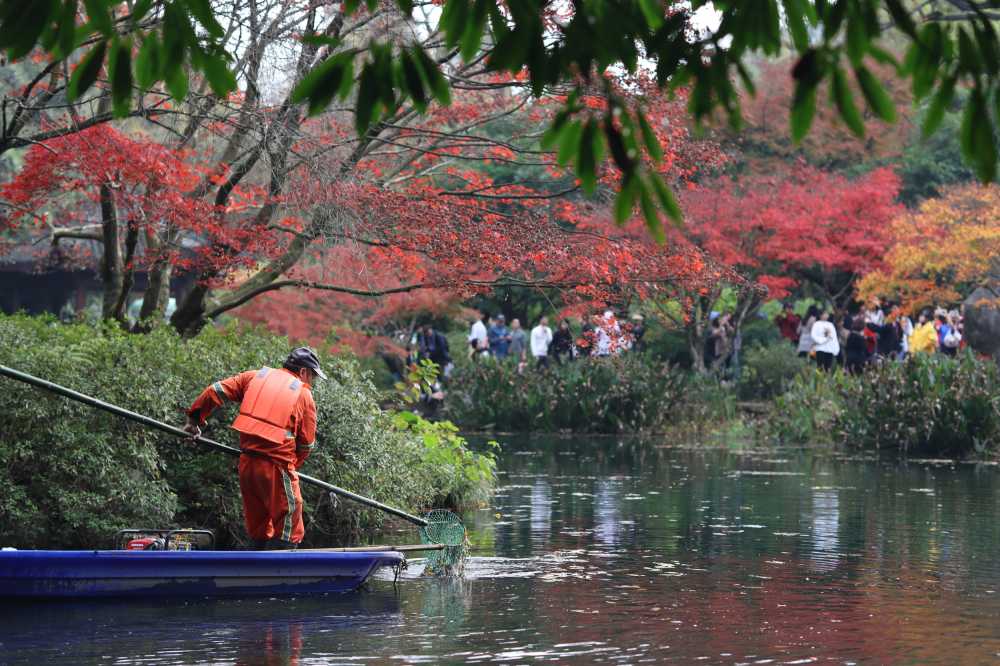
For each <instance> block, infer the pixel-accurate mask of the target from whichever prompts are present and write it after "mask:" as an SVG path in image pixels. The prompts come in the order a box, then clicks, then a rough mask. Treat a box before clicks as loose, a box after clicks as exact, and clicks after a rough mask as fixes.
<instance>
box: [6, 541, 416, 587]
mask: <svg viewBox="0 0 1000 666" xmlns="http://www.w3.org/2000/svg"><path fill="white" fill-rule="evenodd" d="M403 561H404V556H403V555H402V554H401V553H398V552H392V551H387V552H370V551H367V552H346V553H340V552H294V551H291V552H287V551H286V552H277V551H125V550H86V551H79V550H15V551H0V598H94V597H141V598H148V597H242V596H296V595H306V594H329V593H341V592H350V591H352V590H355V589H357V588H358V587H359V586H360V585H361V584H362V583H364V582H365V580H367V579H368V577H369V576H370V575H372V574H373V573H374V572H375V571H376V570H377V569H379V568H381V567H393V566H396V565H398V564H400V563H402V562H403Z"/></svg>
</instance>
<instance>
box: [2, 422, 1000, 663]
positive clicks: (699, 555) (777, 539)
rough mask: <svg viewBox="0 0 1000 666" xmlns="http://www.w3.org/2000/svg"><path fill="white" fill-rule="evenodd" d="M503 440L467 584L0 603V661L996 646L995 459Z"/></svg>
mask: <svg viewBox="0 0 1000 666" xmlns="http://www.w3.org/2000/svg"><path fill="white" fill-rule="evenodd" d="M505 444H506V455H505V456H504V457H503V459H502V465H503V468H502V476H501V481H502V488H501V489H500V491H499V492H498V494H497V498H496V501H495V503H494V505H493V506H490V507H488V508H486V509H484V510H482V511H477V512H473V513H470V514H469V515H467V516H466V518H467V522H468V524H469V526H470V528H471V531H472V534H473V542H474V544H475V552H474V557H473V558H472V559H471V560H470V561H469V563H468V565H467V567H466V576H465V578H464V579H462V580H440V579H427V578H424V577H422V576H420V570H421V567H420V563H419V561H415V562H414V563H413V564H412V566H411V567H410V569H409V570H408V571H407V572H406V573H405V574H404V579H403V580H402V581H401V583H400V586H399V593H398V595H397V594H396V593H394V592H393V588H392V584H391V580H390V579H388V578H385V577H383V578H382V579H381V580H378V581H375V582H374V583H373V585H372V589H370V590H369V591H368V592H366V593H364V594H360V595H354V596H351V597H328V598H323V599H301V600H285V601H279V600H265V601H255V602H217V603H211V602H193V603H190V604H178V605H167V606H164V605H162V604H148V605H142V604H140V605H138V606H136V605H122V604H105V605H97V606H94V605H84V606H77V605H68V606H54V605H53V606H35V607H31V608H29V609H27V610H26V611H25V609H24V608H18V609H15V610H14V611H13V612H7V613H5V612H4V611H3V610H0V627H2V630H0V663H8V662H9V663H21V662H23V663H38V662H40V661H45V662H58V661H63V662H65V663H80V662H84V663H86V662H93V663H97V662H113V663H142V662H152V661H155V662H157V663H202V662H211V663H225V664H231V663H243V664H259V663H299V664H321V663H322V664H357V663H378V664H382V663H472V664H475V663H540V662H548V661H553V662H564V663H645V662H651V663H663V662H675V663H682V664H688V663H694V662H698V663H701V662H704V663H710V664H714V663H721V664H737V663H739V664H752V663H813V662H816V663H819V662H823V663H841V664H845V663H939V664H954V663H984V662H988V661H994V660H996V659H997V655H998V654H1000V563H998V558H997V557H996V552H997V551H998V547H1000V520H998V518H1000V515H998V514H1000V503H998V499H1000V495H998V494H997V486H998V479H997V468H996V467H993V466H989V467H982V466H980V467H975V466H965V465H940V464H931V463H928V464H913V463H911V464H899V463H897V462H894V461H878V460H870V459H868V460H865V459H832V458H828V457H819V456H811V455H808V454H806V453H802V452H797V451H780V452H775V451H774V450H769V451H761V452H754V451H748V452H738V451H735V452H734V451H725V450H713V451H704V450H697V449H684V448H668V447H662V446H658V445H657V444H656V443H652V444H651V443H648V442H647V443H643V442H638V441H636V440H627V441H621V442H617V441H614V440H610V439H594V440H589V441H588V440H584V439H580V438H576V439H552V440H533V441H526V440H523V441H507V442H506V443H505ZM519 453H524V454H525V455H519ZM498 516H499V517H498ZM39 627H44V631H40V630H39ZM942 637H947V640H943V639H942Z"/></svg>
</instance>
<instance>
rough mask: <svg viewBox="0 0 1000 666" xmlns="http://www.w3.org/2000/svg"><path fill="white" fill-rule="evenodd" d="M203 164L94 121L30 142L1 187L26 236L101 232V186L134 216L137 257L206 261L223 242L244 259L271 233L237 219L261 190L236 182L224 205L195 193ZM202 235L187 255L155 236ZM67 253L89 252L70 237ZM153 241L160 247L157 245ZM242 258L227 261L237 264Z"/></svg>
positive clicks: (183, 263)
mask: <svg viewBox="0 0 1000 666" xmlns="http://www.w3.org/2000/svg"><path fill="white" fill-rule="evenodd" d="M205 171H206V170H205V168H204V167H203V166H202V165H201V164H199V163H198V162H197V161H196V160H195V159H194V158H193V156H192V155H191V154H190V153H187V152H183V151H176V150H171V149H169V148H167V147H165V146H162V145H160V144H158V143H155V142H153V141H147V140H141V139H138V138H133V137H130V136H127V135H125V134H123V133H122V132H119V131H118V130H116V129H114V128H113V127H112V126H110V125H108V124H103V125H96V126H94V127H91V128H88V129H86V130H83V131H81V132H76V133H73V134H68V135H65V136H62V137H57V138H54V139H50V140H49V141H46V142H45V144H39V145H35V146H32V148H31V149H30V150H28V152H27V154H26V156H25V163H24V166H23V167H22V169H21V170H20V172H19V173H18V174H17V176H16V177H15V178H14V179H13V180H12V181H10V182H9V183H6V184H5V185H4V186H3V187H2V188H0V198H2V199H3V201H4V202H5V203H6V204H7V206H8V207H9V208H10V209H11V210H12V214H11V215H10V216H9V217H8V219H7V223H8V225H9V226H10V227H11V228H20V229H22V230H25V231H27V232H28V235H29V236H51V237H52V238H53V241H55V240H56V239H57V238H59V237H61V235H63V234H69V235H66V236H64V237H65V238H70V239H72V238H79V236H78V235H77V234H87V233H91V234H92V233H95V232H99V226H100V224H101V221H102V216H101V210H100V198H101V188H102V187H106V188H107V191H108V192H110V194H111V198H112V202H113V204H114V210H115V214H116V216H117V219H118V222H119V224H121V225H124V224H125V223H126V221H133V222H135V223H136V225H137V226H138V229H139V232H140V236H141V238H142V239H143V241H144V242H143V244H142V245H143V249H142V250H140V252H139V253H138V254H137V257H136V262H137V264H149V263H151V262H152V261H154V260H155V259H157V258H158V257H159V256H161V254H160V253H165V254H166V255H167V258H168V259H169V260H170V261H171V262H172V263H174V264H175V265H176V266H179V267H182V268H183V267H189V268H190V267H199V268H200V267H203V266H205V265H210V264H213V263H215V262H219V261H221V260H220V258H219V257H218V253H217V252H215V250H214V249H213V248H214V246H216V245H217V244H218V243H220V242H224V243H227V244H229V245H230V246H236V247H239V248H240V250H241V256H242V257H244V258H250V257H259V256H260V255H261V254H264V253H266V252H267V251H269V247H271V246H273V244H274V238H273V236H270V235H268V234H261V233H259V232H254V231H251V230H249V229H245V228H242V226H241V225H240V224H239V222H238V221H237V220H234V217H235V215H234V214H237V213H238V211H239V209H240V207H251V206H256V205H258V199H259V195H258V194H257V193H256V192H254V191H253V190H252V189H247V188H239V189H237V190H236V191H235V192H234V196H233V198H232V201H231V203H230V205H229V206H228V207H226V208H225V209H218V208H217V207H215V206H213V205H212V204H210V203H209V202H207V201H205V200H204V199H200V198H196V197H192V196H191V192H192V191H193V190H194V189H195V188H196V187H197V186H198V184H199V182H200V180H201V178H202V175H203V173H204V172H205ZM168 231H170V232H171V233H173V234H175V235H176V234H189V235H191V236H192V237H195V238H197V239H199V242H198V243H197V245H194V246H193V247H192V248H191V250H190V252H189V253H188V254H186V255H182V253H181V252H180V247H179V245H178V244H176V243H157V242H154V240H155V239H154V238H153V237H157V238H159V239H160V240H162V237H163V236H164V234H166V233H167V232H168ZM64 247H65V248H66V249H65V250H64V252H63V257H65V258H76V259H77V260H80V261H86V260H89V259H90V251H89V250H90V247H89V246H87V245H84V244H79V243H76V244H66V245H64ZM150 247H157V248H159V249H158V250H157V252H153V251H150V250H149V248H150ZM239 263H240V262H238V261H236V262H231V263H230V264H228V265H231V266H234V267H235V266H237V265H239ZM245 264H246V262H244V265H245Z"/></svg>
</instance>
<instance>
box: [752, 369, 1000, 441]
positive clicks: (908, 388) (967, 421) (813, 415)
mask: <svg viewBox="0 0 1000 666" xmlns="http://www.w3.org/2000/svg"><path fill="white" fill-rule="evenodd" d="M764 428H765V433H766V434H767V435H768V436H769V437H770V439H772V440H774V441H777V442H781V443H786V444H804V445H809V444H823V443H828V444H841V445H845V446H848V447H851V448H857V449H865V450H878V451H893V452H896V451H898V452H901V453H904V454H909V455H932V456H953V457H969V456H987V455H995V454H996V452H997V451H998V450H1000V374H998V371H997V366H996V364H995V363H993V362H991V361H980V360H977V359H976V358H974V357H973V356H972V355H971V354H969V353H966V354H963V355H960V356H959V357H958V358H954V359H953V358H948V357H944V356H940V355H934V356H926V355H919V356H917V357H914V358H910V359H908V360H907V361H906V362H904V363H895V362H890V363H884V364H882V365H878V366H875V367H870V368H868V369H867V370H866V371H865V372H864V373H863V374H861V375H859V376H856V377H853V376H849V375H845V374H843V373H840V372H836V373H832V374H827V373H820V372H816V371H812V370H811V371H807V372H804V373H802V374H801V375H799V376H798V377H796V379H795V380H794V381H793V382H792V384H791V385H790V387H789V389H788V390H787V391H786V392H785V393H784V394H783V395H781V396H780V397H778V398H777V399H776V400H775V403H774V409H773V410H772V414H771V416H770V418H768V419H767V420H766V421H765V422H764Z"/></svg>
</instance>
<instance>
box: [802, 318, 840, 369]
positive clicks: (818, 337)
mask: <svg viewBox="0 0 1000 666" xmlns="http://www.w3.org/2000/svg"><path fill="white" fill-rule="evenodd" d="M809 337H811V338H812V339H813V350H814V351H815V352H816V364H817V365H819V367H820V369H821V370H824V371H826V372H829V371H830V370H831V369H833V359H835V358H836V357H837V355H838V354H839V353H840V338H839V337H838V336H837V327H836V326H834V325H833V322H832V321H830V311H829V310H823V311H822V312H820V313H819V319H817V320H816V323H815V324H813V326H812V330H811V331H810V332H809Z"/></svg>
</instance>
